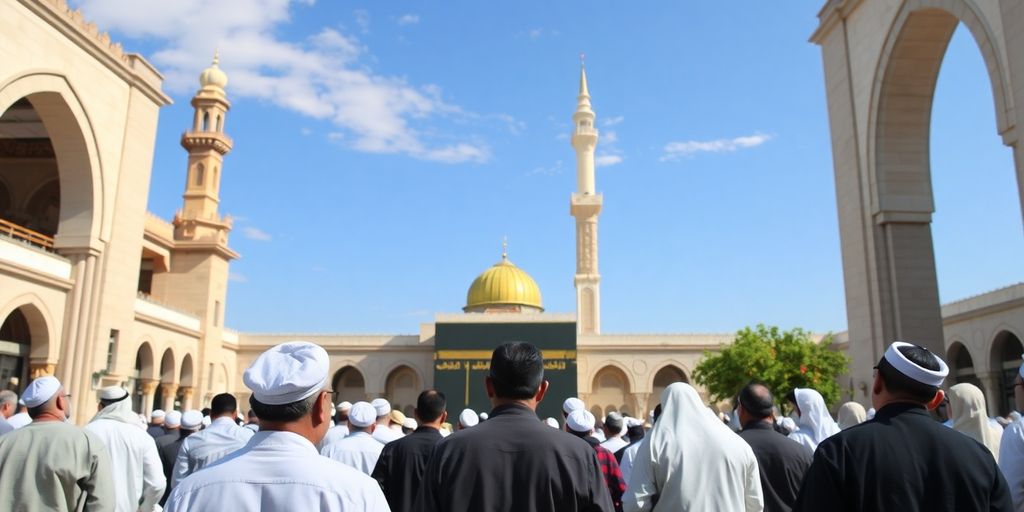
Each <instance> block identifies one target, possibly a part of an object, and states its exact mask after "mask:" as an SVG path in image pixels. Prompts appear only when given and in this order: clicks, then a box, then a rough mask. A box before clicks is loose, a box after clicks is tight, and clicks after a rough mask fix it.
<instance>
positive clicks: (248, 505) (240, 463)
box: [164, 430, 390, 512]
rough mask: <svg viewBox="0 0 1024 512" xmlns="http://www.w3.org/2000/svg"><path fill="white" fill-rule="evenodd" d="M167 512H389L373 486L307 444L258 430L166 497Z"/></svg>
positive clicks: (294, 437) (299, 438) (289, 434)
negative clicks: (218, 511) (234, 450)
mask: <svg viewBox="0 0 1024 512" xmlns="http://www.w3.org/2000/svg"><path fill="white" fill-rule="evenodd" d="M164 510H166V511H168V512H186V511H206V510H231V511H232V512H256V511H260V510H268V511H269V510H281V511H285V510H297V511H298V510H319V511H322V512H342V511H344V512H349V511H360V512H362V511H366V512H390V509H389V508H388V503H387V500H386V499H385V498H384V493H383V492H381V490H380V486H379V485H377V482H376V481H375V480H374V479H372V478H370V477H368V476H366V475H364V474H362V473H360V472H358V471H356V470H354V469H352V468H350V467H348V466H346V465H344V464H341V463H339V462H337V461H333V460H331V459H328V458H327V457H321V456H319V455H318V454H317V452H316V447H315V446H313V443H311V442H309V440H307V439H306V438H304V437H302V436H300V435H298V434H294V433H292V432H276V431H270V430H263V431H260V432H257V433H256V435H255V436H253V438H252V440H251V441H250V442H249V444H247V445H246V446H245V448H242V449H241V450H239V451H237V452H235V453H233V454H231V455H230V456H228V457H225V458H223V459H221V460H220V461H218V462H217V463H216V464H214V465H212V466H210V467H208V468H206V469H204V470H202V471H200V472H198V473H196V474H194V475H191V476H189V477H188V478H186V479H184V480H182V482H181V483H180V484H179V485H178V486H177V487H175V488H174V490H173V491H171V496H170V498H169V499H168V500H167V504H166V505H165V507H164Z"/></svg>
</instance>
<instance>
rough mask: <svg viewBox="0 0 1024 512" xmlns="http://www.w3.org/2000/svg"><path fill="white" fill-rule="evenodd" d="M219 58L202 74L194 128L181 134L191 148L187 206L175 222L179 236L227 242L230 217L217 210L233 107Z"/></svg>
mask: <svg viewBox="0 0 1024 512" xmlns="http://www.w3.org/2000/svg"><path fill="white" fill-rule="evenodd" d="M219 61H220V59H219V57H218V55H216V54H215V55H214V56H213V64H211V65H210V67H208V68H206V69H204V70H203V72H202V73H201V74H200V75H199V85H200V89H199V91H198V92H196V95H195V96H193V97H192V107H193V108H195V116H194V117H193V120H192V129H191V130H189V131H187V132H185V133H184V134H182V136H181V145H182V147H184V148H185V150H187V151H188V172H187V173H186V174H185V176H186V181H185V194H184V205H183V206H182V209H181V211H180V212H178V215H177V216H176V217H175V222H174V224H175V226H176V228H177V229H176V230H175V238H178V239H186V240H200V239H204V240H221V239H223V242H225V243H226V241H227V232H228V231H230V229H231V226H230V220H225V219H221V217H220V215H219V214H218V213H217V206H218V204H219V203H220V170H221V167H222V164H223V161H224V155H226V154H227V153H228V151H231V138H230V137H228V136H227V135H225V134H224V121H225V119H226V118H227V112H228V109H230V108H231V103H230V102H228V98H227V95H226V93H225V92H224V87H225V86H226V85H227V83H228V77H227V75H226V74H224V72H223V71H221V69H220V67H219Z"/></svg>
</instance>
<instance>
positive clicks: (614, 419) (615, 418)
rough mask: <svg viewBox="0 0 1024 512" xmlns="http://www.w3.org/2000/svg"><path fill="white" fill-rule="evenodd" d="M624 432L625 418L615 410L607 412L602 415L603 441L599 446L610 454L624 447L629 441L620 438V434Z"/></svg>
mask: <svg viewBox="0 0 1024 512" xmlns="http://www.w3.org/2000/svg"><path fill="white" fill-rule="evenodd" d="M625 433H626V419H625V418H623V417H622V415H621V414H619V413H617V412H615V411H612V412H610V413H608V415H607V416H605V417H604V436H605V441H604V442H603V443H601V447H602V448H604V449H605V450H608V451H610V452H612V454H614V453H615V452H617V451H619V450H621V449H623V448H625V447H626V445H627V444H629V441H626V440H625V439H623V438H622V435H623V434H625Z"/></svg>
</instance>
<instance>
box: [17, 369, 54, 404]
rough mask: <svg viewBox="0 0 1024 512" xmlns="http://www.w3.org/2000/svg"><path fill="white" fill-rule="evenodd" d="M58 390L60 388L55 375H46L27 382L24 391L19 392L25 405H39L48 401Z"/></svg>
mask: <svg viewBox="0 0 1024 512" xmlns="http://www.w3.org/2000/svg"><path fill="white" fill-rule="evenodd" d="M58 390H60V381H59V380H57V377H54V376H52V375H47V376H45V377H39V378H38V379H36V380H33V381H32V382H31V383H29V385H28V387H26V388H25V392H24V393H22V394H21V399H22V400H23V401H24V402H25V407H39V406H40V405H43V404H45V403H46V402H48V401H50V399H51V398H53V395H56V394H57V391H58Z"/></svg>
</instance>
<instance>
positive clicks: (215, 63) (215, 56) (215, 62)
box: [213, 48, 220, 67]
mask: <svg viewBox="0 0 1024 512" xmlns="http://www.w3.org/2000/svg"><path fill="white" fill-rule="evenodd" d="M213 67H220V48H215V49H214V50H213Z"/></svg>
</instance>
